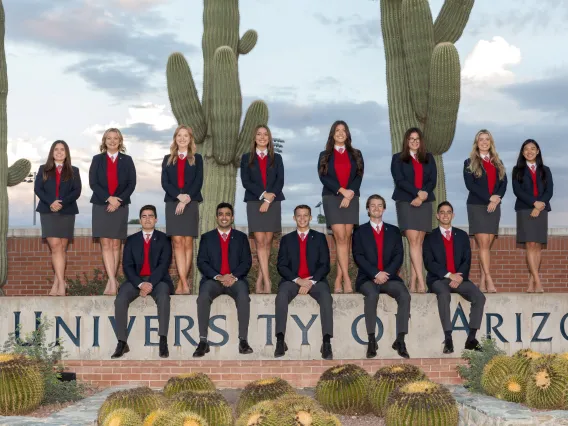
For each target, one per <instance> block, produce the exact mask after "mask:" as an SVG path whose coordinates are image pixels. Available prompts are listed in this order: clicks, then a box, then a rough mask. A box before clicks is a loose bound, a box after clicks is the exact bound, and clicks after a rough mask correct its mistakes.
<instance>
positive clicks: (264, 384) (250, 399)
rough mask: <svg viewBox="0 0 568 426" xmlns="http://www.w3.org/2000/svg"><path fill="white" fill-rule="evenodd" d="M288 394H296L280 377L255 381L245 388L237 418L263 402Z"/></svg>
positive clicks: (240, 398)
mask: <svg viewBox="0 0 568 426" xmlns="http://www.w3.org/2000/svg"><path fill="white" fill-rule="evenodd" d="M287 393H294V388H293V387H292V386H291V385H290V384H289V383H288V382H287V381H286V380H282V379H281V378H279V377H271V378H269V379H261V380H255V381H254V382H251V383H249V384H247V385H246V386H245V388H244V389H243V391H242V393H241V395H240V396H239V401H238V402H237V416H240V414H241V413H243V412H244V411H245V410H247V409H248V408H250V407H252V406H253V405H256V404H258V403H259V402H261V401H265V400H273V399H276V398H278V397H280V396H282V395H285V394H287Z"/></svg>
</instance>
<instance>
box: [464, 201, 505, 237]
mask: <svg viewBox="0 0 568 426" xmlns="http://www.w3.org/2000/svg"><path fill="white" fill-rule="evenodd" d="M467 218H468V221H469V235H475V234H493V235H498V234H499V221H500V220H501V205H500V204H499V205H497V208H496V209H495V211H494V212H493V213H488V212H487V206H484V205H483V204H468V205H467Z"/></svg>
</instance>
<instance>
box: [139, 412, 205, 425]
mask: <svg viewBox="0 0 568 426" xmlns="http://www.w3.org/2000/svg"><path fill="white" fill-rule="evenodd" d="M152 425H153V426H210V423H209V422H207V420H205V419H204V418H203V417H202V416H200V415H199V414H195V413H193V412H191V411H182V412H180V413H178V412H175V411H166V415H165V416H159V417H157V418H156V419H155V420H154V423H152ZM144 426H146V424H144Z"/></svg>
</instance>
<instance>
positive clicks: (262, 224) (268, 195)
mask: <svg viewBox="0 0 568 426" xmlns="http://www.w3.org/2000/svg"><path fill="white" fill-rule="evenodd" d="M254 134H255V137H254V140H253V141H252V142H251V146H250V152H247V153H245V154H243V156H242V157H241V182H242V184H243V187H244V188H245V202H246V203H247V219H248V230H249V232H252V233H254V242H255V245H256V255H257V256H258V264H259V268H258V271H259V272H258V277H257V280H256V293H270V291H271V288H272V283H271V282H270V273H269V271H268V260H269V259H270V249H271V247H272V239H273V237H274V233H275V232H281V231H282V208H281V206H280V202H281V201H283V200H284V194H283V193H282V188H284V164H283V163H282V157H281V156H280V154H276V153H274V142H273V140H272V133H271V132H270V129H269V128H268V126H265V125H260V126H257V127H256V129H255V132H254Z"/></svg>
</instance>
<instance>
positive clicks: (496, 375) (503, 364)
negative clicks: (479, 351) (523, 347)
mask: <svg viewBox="0 0 568 426" xmlns="http://www.w3.org/2000/svg"><path fill="white" fill-rule="evenodd" d="M514 372H515V361H514V360H513V358H512V357H510V356H505V355H497V356H496V357H493V358H492V359H491V360H490V361H489V362H488V363H487V364H486V365H485V367H484V368H483V374H482V376H481V386H483V390H485V392H486V393H487V395H491V396H495V394H496V393H497V392H498V391H499V389H500V387H501V385H502V384H503V381H504V380H505V377H507V376H510V375H511V374H513V373H514Z"/></svg>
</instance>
